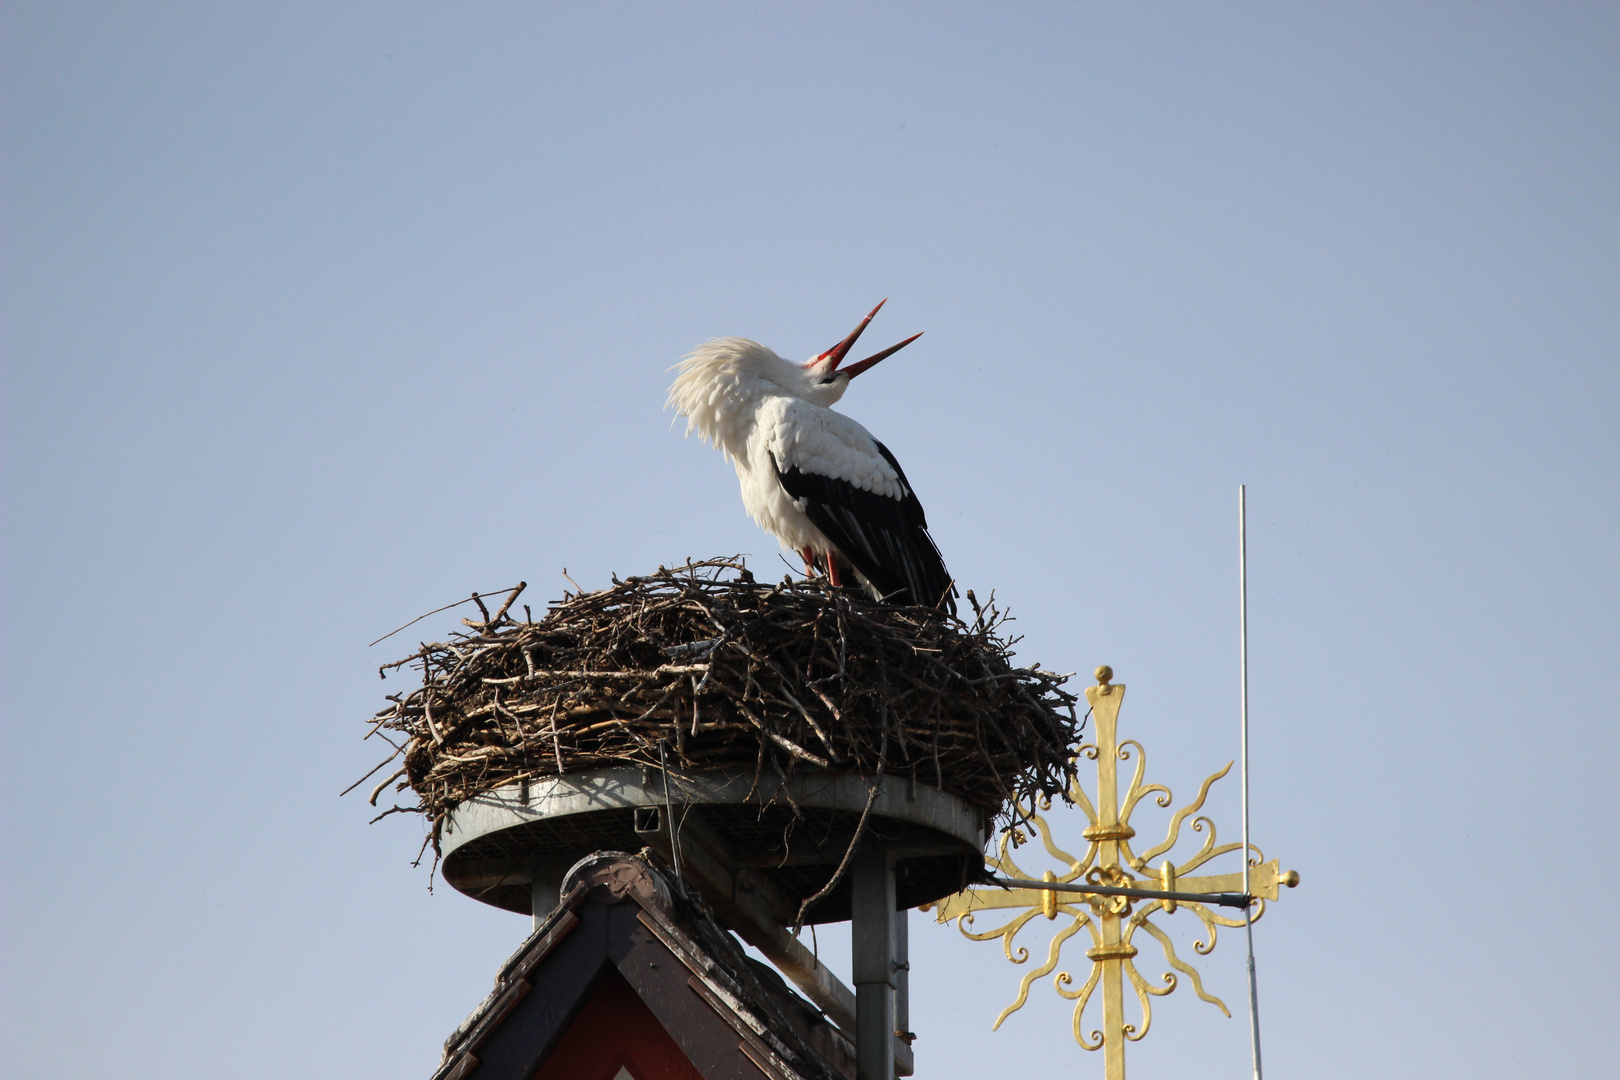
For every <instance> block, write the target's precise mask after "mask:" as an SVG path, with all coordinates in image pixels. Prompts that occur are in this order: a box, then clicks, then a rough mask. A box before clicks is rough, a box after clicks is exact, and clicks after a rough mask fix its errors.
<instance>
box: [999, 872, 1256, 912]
mask: <svg viewBox="0 0 1620 1080" xmlns="http://www.w3.org/2000/svg"><path fill="white" fill-rule="evenodd" d="M990 880H992V881H994V882H995V883H996V884H997V885H1005V886H1006V887H1007V888H1009V889H1046V890H1048V891H1051V892H1071V893H1085V894H1087V895H1090V896H1128V897H1130V898H1132V899H1136V900H1174V901H1176V902H1177V903H1182V904H1188V903H1191V904H1215V905H1216V906H1218V907H1229V908H1246V907H1248V906H1249V904H1251V903H1252V902H1253V901H1254V897H1252V896H1245V895H1244V894H1243V893H1230V892H1217V893H1197V892H1167V891H1165V890H1163V889H1129V888H1125V887H1123V886H1119V885H1079V884H1075V883H1073V882H1066V881H1031V880H1029V879H1028V878H1004V877H998V878H991V879H990Z"/></svg>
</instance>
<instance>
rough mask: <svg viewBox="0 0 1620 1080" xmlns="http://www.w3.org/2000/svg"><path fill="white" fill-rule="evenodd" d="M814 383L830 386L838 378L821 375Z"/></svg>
mask: <svg viewBox="0 0 1620 1080" xmlns="http://www.w3.org/2000/svg"><path fill="white" fill-rule="evenodd" d="M816 381H817V382H818V383H820V384H821V385H822V386H830V385H832V384H833V383H835V382H837V381H838V376H837V375H823V376H822V377H821V378H819V379H817V380H816Z"/></svg>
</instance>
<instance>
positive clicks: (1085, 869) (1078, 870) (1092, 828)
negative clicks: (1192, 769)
mask: <svg viewBox="0 0 1620 1080" xmlns="http://www.w3.org/2000/svg"><path fill="white" fill-rule="evenodd" d="M1113 675H1114V673H1113V670H1112V669H1111V668H1108V667H1106V666H1105V667H1100V668H1098V669H1097V685H1096V686H1093V687H1089V688H1087V690H1086V700H1087V701H1088V702H1090V704H1091V714H1092V717H1093V720H1094V722H1095V725H1096V728H1095V731H1096V740H1097V741H1096V742H1095V743H1082V744H1081V745H1080V746H1079V747H1078V748H1077V749H1076V751H1075V756H1076V758H1077V759H1078V758H1081V757H1084V758H1088V759H1091V760H1094V761H1096V762H1097V801H1096V803H1095V805H1094V804H1093V803H1092V801H1091V799H1090V798H1089V797H1088V796H1087V795H1086V792H1085V790H1084V789H1083V788H1081V786H1080V782H1079V780H1078V779H1076V780H1075V782H1074V783H1073V784H1072V785H1071V786H1070V788H1069V797H1070V798H1071V799H1073V801H1074V803H1075V804H1076V805H1077V806H1079V807H1080V809H1081V810H1083V811H1084V812H1085V815H1086V817H1087V819H1089V821H1090V825H1088V826H1087V827H1086V828H1085V829H1084V830H1082V831H1081V836H1083V837H1085V839H1086V841H1087V843H1088V846H1087V848H1086V853H1085V855H1084V856H1083V857H1081V858H1078V859H1077V858H1075V857H1074V856H1072V855H1070V854H1069V853H1068V852H1066V851H1063V850H1062V849H1061V848H1059V847H1058V846H1057V844H1056V843H1055V842H1054V840H1053V837H1052V833H1051V831H1050V829H1049V827H1048V825H1047V822H1046V819H1045V818H1043V817H1042V816H1041V815H1040V814H1039V813H1038V812H1036V811H1037V807H1035V806H1027V807H1019V808H1018V809H1019V810H1020V811H1021V812H1022V815H1023V817H1024V818H1025V822H1024V824H1025V825H1027V827H1028V828H1029V829H1030V831H1031V832H1033V833H1035V834H1036V835H1038V836H1039V837H1040V840H1041V844H1042V846H1043V847H1045V849H1046V852H1047V854H1049V855H1050V856H1052V858H1054V859H1056V860H1058V861H1059V862H1060V863H1062V864H1063V865H1064V867H1065V869H1064V870H1063V872H1062V873H1057V872H1054V871H1052V870H1047V871H1045V872H1044V873H1043V874H1042V875H1041V878H1040V879H1039V880H1035V879H1032V878H1031V876H1030V875H1029V874H1028V873H1027V872H1026V871H1024V870H1023V869H1022V868H1021V867H1020V866H1019V865H1018V864H1017V862H1015V861H1014V859H1013V857H1012V853H1011V851H1010V850H1009V846H1010V847H1012V848H1016V847H1018V846H1020V845H1021V844H1022V843H1023V842H1024V834H1023V831H1022V830H1021V829H1019V828H1015V829H1011V830H1009V831H1008V832H1006V833H1003V834H1002V837H1001V843H1000V847H999V855H992V856H986V857H985V863H986V865H987V866H988V867H989V868H990V870H991V871H992V872H993V873H994V874H995V875H996V876H997V880H998V881H1002V882H1006V883H1008V884H1009V885H1011V886H1013V887H1010V888H975V889H967V890H964V891H963V892H959V893H957V894H956V895H954V896H949V897H946V898H945V899H944V900H941V901H940V902H939V903H938V905H925V909H926V907H927V906H935V907H936V908H937V911H936V916H935V917H936V918H937V919H938V921H939V922H942V923H943V922H947V921H949V920H952V919H954V920H956V923H957V926H958V928H959V929H960V930H961V931H962V933H963V934H964V935H965V936H966V937H968V938H970V939H971V940H973V941H991V940H994V939H997V938H1000V939H1001V942H1002V949H1003V951H1004V952H1005V953H1006V955H1007V959H1008V960H1011V961H1012V962H1013V963H1015V964H1022V963H1025V962H1026V961H1028V959H1029V950H1028V949H1025V948H1023V947H1021V946H1020V947H1019V948H1017V949H1016V950H1015V949H1014V947H1013V939H1014V938H1015V937H1016V936H1017V935H1018V933H1019V931H1021V930H1022V929H1023V928H1024V927H1025V926H1026V925H1028V924H1029V922H1030V921H1031V920H1033V919H1034V918H1035V917H1036V916H1037V915H1045V916H1046V918H1047V919H1049V920H1056V919H1057V917H1058V916H1059V915H1063V916H1065V917H1067V918H1070V919H1072V921H1071V922H1070V923H1069V924H1068V925H1067V926H1065V927H1063V928H1062V929H1061V930H1059V931H1058V932H1057V934H1056V936H1054V937H1053V938H1052V943H1051V946H1050V948H1049V949H1048V951H1047V956H1046V962H1045V963H1044V964H1042V965H1041V966H1040V967H1038V968H1035V969H1034V970H1033V971H1030V972H1028V973H1027V974H1026V975H1025V976H1024V978H1023V981H1022V982H1021V983H1020V984H1019V987H1018V996H1017V997H1016V998H1015V999H1014V1000H1013V1003H1012V1004H1011V1005H1008V1006H1007V1007H1006V1008H1005V1009H1003V1010H1002V1011H1001V1015H1000V1016H998V1017H996V1022H995V1027H997V1028H999V1027H1000V1026H1001V1024H1002V1021H1004V1020H1006V1019H1007V1017H1008V1016H1010V1015H1012V1014H1013V1013H1014V1012H1016V1011H1017V1010H1018V1009H1020V1008H1022V1007H1023V1005H1024V1002H1025V1001H1027V1000H1028V999H1029V988H1030V986H1031V985H1032V984H1033V983H1034V982H1035V980H1036V979H1039V978H1041V977H1043V976H1045V975H1048V974H1050V973H1051V972H1052V971H1053V970H1054V969H1055V968H1056V967H1057V964H1058V955H1059V953H1060V951H1061V950H1062V948H1063V943H1064V942H1066V941H1068V940H1069V939H1070V938H1072V937H1074V936H1075V935H1076V934H1078V933H1079V932H1080V931H1081V930H1082V929H1084V930H1085V931H1087V932H1088V933H1089V934H1090V936H1091V943H1092V944H1091V948H1089V949H1087V950H1086V957H1087V959H1089V960H1090V961H1091V973H1090V975H1089V977H1088V978H1087V979H1086V981H1085V982H1084V983H1083V984H1082V985H1081V986H1080V988H1079V989H1077V990H1076V989H1071V987H1072V986H1073V983H1074V979H1073V978H1071V977H1070V975H1069V973H1068V972H1066V971H1059V972H1058V973H1057V975H1056V977H1055V978H1054V979H1053V986H1054V988H1055V989H1056V990H1057V992H1058V993H1059V994H1061V995H1062V996H1064V997H1066V998H1069V999H1071V1000H1073V1001H1074V1002H1075V1006H1074V1037H1075V1041H1076V1042H1078V1043H1079V1044H1080V1045H1081V1046H1083V1047H1085V1048H1086V1049H1087V1050H1098V1049H1101V1050H1102V1051H1103V1062H1104V1068H1103V1073H1104V1076H1105V1077H1106V1080H1124V1076H1125V1043H1126V1042H1127V1041H1130V1042H1136V1041H1138V1040H1140V1039H1141V1038H1142V1037H1143V1036H1145V1035H1146V1034H1147V1033H1148V1026H1149V1025H1150V1024H1151V1023H1152V1021H1153V1006H1152V999H1153V998H1155V997H1163V996H1164V995H1166V994H1168V993H1170V992H1171V991H1172V990H1174V989H1175V988H1176V986H1177V984H1178V979H1177V976H1176V974H1175V972H1180V973H1181V974H1183V975H1185V976H1186V977H1187V978H1188V979H1189V980H1190V981H1191V982H1192V987H1193V992H1194V993H1196V994H1197V995H1198V996H1199V997H1200V998H1202V999H1203V1000H1205V1001H1207V1002H1209V1003H1210V1004H1212V1005H1214V1006H1216V1007H1217V1008H1219V1009H1220V1010H1221V1012H1223V1013H1226V1015H1227V1016H1231V1015H1232V1014H1231V1011H1230V1010H1228V1009H1227V1007H1226V1004H1225V1003H1224V1002H1222V1001H1221V999H1220V998H1217V997H1215V996H1214V995H1212V994H1210V993H1208V992H1207V991H1205V989H1204V984H1203V980H1202V979H1201V978H1200V977H1199V975H1198V971H1197V969H1196V968H1194V967H1193V966H1192V965H1191V964H1188V963H1187V962H1186V961H1184V960H1182V959H1181V958H1180V957H1179V956H1177V955H1176V950H1175V946H1174V945H1172V944H1171V941H1170V937H1169V935H1168V934H1166V933H1165V932H1164V930H1163V929H1162V928H1161V927H1159V926H1158V925H1156V924H1155V923H1154V922H1153V921H1152V916H1154V915H1159V914H1163V915H1167V916H1168V915H1173V914H1175V913H1176V912H1177V911H1180V910H1186V911H1190V912H1192V913H1193V915H1194V916H1196V917H1197V919H1198V921H1199V922H1200V923H1201V924H1202V928H1203V930H1204V932H1205V933H1204V936H1203V937H1202V938H1200V939H1198V940H1195V941H1194V942H1193V951H1194V952H1196V953H1198V954H1199V955H1200V956H1207V955H1208V954H1209V953H1210V952H1211V951H1212V950H1213V949H1214V948H1215V934H1216V927H1217V926H1229V927H1241V926H1243V925H1244V922H1243V920H1242V919H1230V918H1226V917H1224V916H1221V915H1217V914H1215V912H1214V911H1212V910H1210V909H1211V907H1212V906H1213V907H1223V906H1224V907H1235V908H1239V909H1241V908H1244V907H1247V906H1249V905H1250V904H1251V903H1252V904H1253V905H1254V910H1253V912H1252V917H1251V921H1252V919H1258V918H1259V917H1260V916H1261V915H1262V914H1264V913H1265V903H1266V901H1267V900H1275V899H1277V891H1278V886H1279V885H1287V886H1289V887H1290V888H1292V887H1293V886H1295V885H1297V884H1299V875H1298V874H1296V873H1295V872H1293V871H1292V870H1290V871H1288V872H1286V873H1284V872H1282V871H1280V870H1279V869H1278V864H1277V860H1276V859H1273V860H1271V861H1270V862H1264V861H1263V858H1264V857H1263V856H1262V855H1261V853H1260V849H1259V848H1257V847H1254V846H1253V845H1250V849H1249V852H1248V866H1247V867H1246V869H1247V871H1248V875H1247V883H1246V884H1247V892H1245V880H1244V877H1245V875H1244V870H1241V869H1240V870H1237V871H1234V872H1232V873H1227V874H1199V875H1192V874H1190V873H1189V872H1190V871H1193V870H1197V869H1199V868H1201V867H1203V866H1204V864H1205V863H1207V862H1209V861H1210V860H1211V859H1214V858H1215V857H1216V856H1219V855H1225V854H1227V853H1229V852H1233V851H1237V850H1238V849H1240V848H1241V847H1242V846H1243V845H1242V844H1221V845H1217V844H1216V843H1215V823H1214V822H1213V821H1211V820H1210V819H1209V818H1207V817H1203V816H1198V817H1193V815H1195V814H1197V813H1198V811H1199V809H1201V808H1202V807H1203V805H1204V799H1205V797H1207V796H1208V795H1209V789H1210V785H1212V784H1214V783H1215V781H1217V780H1219V779H1220V778H1221V777H1223V776H1225V775H1226V774H1227V773H1228V772H1229V771H1230V770H1231V768H1232V763H1231V762H1227V763H1226V766H1225V767H1224V768H1222V769H1221V770H1220V771H1218V772H1216V773H1214V774H1212V775H1210V776H1209V777H1208V778H1206V779H1205V780H1204V783H1203V785H1202V786H1201V787H1200V788H1199V789H1198V797H1197V798H1196V799H1194V800H1193V801H1192V802H1191V803H1189V804H1188V805H1186V806H1184V807H1182V808H1181V809H1180V810H1177V811H1176V812H1175V814H1174V816H1173V817H1172V818H1171V819H1170V825H1169V829H1168V831H1167V834H1166V836H1165V839H1164V841H1163V842H1162V843H1159V844H1157V845H1156V846H1154V847H1151V848H1149V849H1148V850H1146V851H1144V852H1142V853H1141V854H1140V855H1138V854H1137V853H1136V852H1135V851H1134V850H1133V849H1132V847H1131V841H1132V840H1133V839H1134V838H1135V837H1136V830H1135V829H1134V828H1132V827H1131V824H1130V822H1131V814H1132V812H1133V811H1134V810H1135V809H1136V807H1137V804H1138V803H1140V802H1141V801H1142V799H1143V798H1144V797H1146V796H1148V795H1153V796H1154V799H1153V801H1154V803H1155V804H1156V805H1158V806H1160V807H1169V806H1170V804H1171V803H1172V801H1173V799H1172V796H1171V794H1170V789H1169V788H1167V787H1165V786H1163V785H1162V784H1143V783H1142V777H1143V773H1144V771H1145V769H1146V766H1147V755H1146V751H1144V750H1143V748H1142V744H1141V743H1139V742H1137V741H1136V740H1135V739H1126V740H1125V741H1124V742H1120V741H1119V737H1118V727H1119V706H1120V703H1121V702H1122V701H1123V700H1124V697H1125V687H1124V686H1123V685H1110V681H1111V680H1112V679H1113ZM1133 749H1134V752H1135V759H1136V764H1135V769H1134V771H1133V773H1132V775H1131V781H1130V784H1129V786H1128V787H1127V788H1126V789H1125V794H1124V798H1123V799H1121V798H1120V795H1119V763H1120V762H1121V761H1129V760H1131V758H1132V751H1133ZM1038 809H1040V810H1050V809H1051V804H1050V802H1049V801H1048V800H1042V802H1041V805H1040V806H1039V808H1038ZM1189 817H1193V821H1192V831H1193V832H1195V833H1204V832H1206V831H1207V833H1208V835H1207V836H1205V838H1204V842H1203V844H1202V846H1201V847H1200V848H1199V849H1198V850H1197V851H1196V852H1194V853H1193V855H1192V856H1191V858H1189V859H1187V860H1186V861H1185V862H1183V863H1181V864H1180V865H1179V866H1177V865H1176V864H1174V863H1172V862H1171V861H1170V860H1169V859H1168V858H1167V859H1165V860H1164V861H1163V862H1162V863H1160V865H1159V866H1158V867H1157V868H1156V869H1153V870H1150V869H1149V868H1148V864H1149V863H1150V862H1151V861H1152V860H1154V859H1157V858H1159V857H1160V856H1163V855H1168V854H1169V853H1170V852H1171V851H1172V850H1173V849H1174V848H1175V846H1176V842H1177V841H1178V840H1179V839H1180V836H1181V827H1182V825H1183V824H1184V823H1185V822H1186V820H1187V819H1188V818H1189ZM1137 875H1143V876H1141V877H1138V876H1137ZM1137 905H1140V907H1138V906H1137ZM1020 908H1022V909H1025V910H1024V911H1023V912H1022V913H1021V914H1019V915H1017V916H1015V917H1014V918H1013V919H1012V921H1010V922H1008V923H1006V924H1005V925H1003V926H1001V927H999V928H997V929H994V930H988V931H984V932H976V931H974V930H972V929H970V927H971V926H972V925H973V921H974V916H975V915H976V914H977V913H979V912H983V911H988V910H991V909H1020ZM1139 930H1140V931H1144V932H1146V933H1147V934H1149V935H1150V936H1151V937H1153V938H1154V940H1156V941H1157V942H1158V943H1159V945H1160V947H1161V948H1162V949H1163V950H1164V958H1165V961H1166V962H1167V963H1168V964H1169V965H1170V967H1171V968H1173V969H1174V971H1166V972H1165V973H1164V976H1163V981H1162V984H1160V985H1154V984H1152V983H1150V982H1149V981H1148V980H1147V979H1146V978H1144V977H1143V976H1142V974H1141V973H1140V972H1139V971H1137V969H1136V964H1135V959H1136V957H1137V955H1138V952H1137V948H1136V946H1135V944H1134V943H1133V942H1134V939H1135V937H1136V933H1137V931H1139ZM1126 980H1129V981H1130V984H1131V988H1132V989H1133V990H1134V991H1135V993H1136V999H1137V1001H1138V1002H1139V1003H1140V1006H1141V1014H1142V1015H1141V1023H1140V1024H1139V1025H1138V1024H1133V1023H1127V1022H1126V1020H1125V982H1126ZM1099 986H1100V987H1101V988H1102V1028H1101V1030H1095V1029H1094V1030H1092V1031H1091V1032H1090V1033H1089V1035H1088V1034H1087V1033H1086V1030H1085V1026H1084V1017H1085V1012H1086V1006H1087V1004H1088V1003H1089V1002H1090V1001H1091V998H1092V996H1093V994H1094V993H1095V992H1096V990H1097V988H1098V987H1099Z"/></svg>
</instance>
